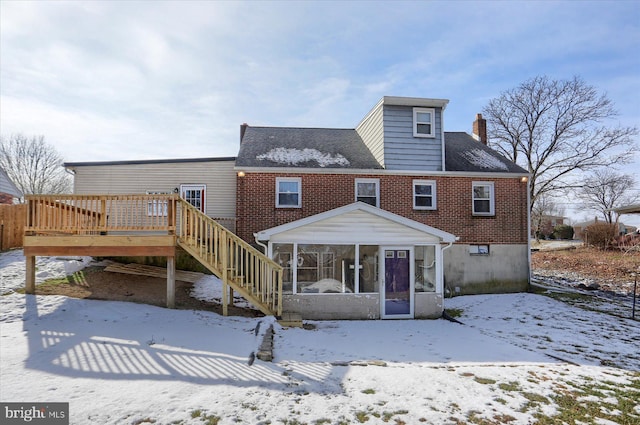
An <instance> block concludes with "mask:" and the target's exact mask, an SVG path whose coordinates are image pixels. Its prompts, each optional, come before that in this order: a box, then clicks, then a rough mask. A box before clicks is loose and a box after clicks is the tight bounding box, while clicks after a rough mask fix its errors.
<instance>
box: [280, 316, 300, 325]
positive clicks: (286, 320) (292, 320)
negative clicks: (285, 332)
mask: <svg viewBox="0 0 640 425" xmlns="http://www.w3.org/2000/svg"><path fill="white" fill-rule="evenodd" d="M278 323H279V324H280V326H282V327H283V328H301V327H302V316H301V315H300V314H298V313H282V317H281V318H280V319H279V320H278Z"/></svg>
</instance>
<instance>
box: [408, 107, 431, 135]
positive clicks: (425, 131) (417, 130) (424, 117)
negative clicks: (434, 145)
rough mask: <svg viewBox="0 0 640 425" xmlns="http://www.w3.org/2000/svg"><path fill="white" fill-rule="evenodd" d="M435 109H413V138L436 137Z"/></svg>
mask: <svg viewBox="0 0 640 425" xmlns="http://www.w3.org/2000/svg"><path fill="white" fill-rule="evenodd" d="M435 116H436V111H435V109H433V108H413V137H435Z"/></svg>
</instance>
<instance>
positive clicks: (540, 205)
mask: <svg viewBox="0 0 640 425" xmlns="http://www.w3.org/2000/svg"><path fill="white" fill-rule="evenodd" d="M563 215H564V208H560V207H559V206H558V205H557V204H556V202H555V199H553V198H552V197H551V196H550V195H549V194H543V195H541V196H540V197H539V198H538V202H536V204H535V205H534V206H533V208H532V209H531V225H532V227H533V231H534V235H535V237H536V241H538V242H540V236H541V235H543V234H544V231H543V230H544V229H543V227H544V225H545V221H544V220H545V219H546V218H549V217H551V216H563Z"/></svg>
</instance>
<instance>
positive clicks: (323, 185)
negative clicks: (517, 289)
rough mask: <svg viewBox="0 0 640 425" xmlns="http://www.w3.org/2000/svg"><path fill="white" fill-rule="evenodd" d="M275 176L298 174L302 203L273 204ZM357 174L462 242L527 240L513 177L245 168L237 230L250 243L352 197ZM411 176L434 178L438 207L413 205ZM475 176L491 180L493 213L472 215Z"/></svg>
mask: <svg viewBox="0 0 640 425" xmlns="http://www.w3.org/2000/svg"><path fill="white" fill-rule="evenodd" d="M276 177H300V178H301V179H302V208H276V207H275V193H276V192H275V184H276V183H275V181H276ZM356 178H378V179H379V180H380V207H381V208H382V209H384V210H387V211H390V212H393V213H395V214H398V215H401V216H404V217H407V218H409V219H412V220H415V221H418V222H420V223H424V224H427V225H429V226H432V227H435V228H438V229H441V230H444V231H446V232H449V233H452V234H454V235H456V236H459V237H460V242H461V243H526V242H527V185H526V183H522V182H520V179H519V178H515V177H514V178H500V179H487V178H471V177H448V176H447V177H442V176H438V177H434V176H428V175H425V176H378V175H366V174H363V175H354V174H271V173H246V175H245V176H244V177H238V182H237V183H238V184H237V198H236V203H237V208H236V214H237V219H238V224H237V229H236V230H237V234H238V235H239V236H240V237H241V238H243V239H245V240H246V241H248V242H250V243H252V242H253V241H254V238H253V234H254V233H255V232H258V231H261V230H265V229H269V228H271V227H274V226H278V225H281V224H285V223H288V222H291V221H294V220H298V219H301V218H304V217H308V216H311V215H314V214H318V213H321V212H324V211H328V210H331V209H334V208H337V207H340V206H343V205H347V204H350V203H353V202H354V201H355V179H356ZM413 180H434V181H435V182H436V190H437V210H435V211H424V210H414V209H413ZM473 181H493V182H494V189H495V216H492V217H478V216H473V215H472V201H471V196H472V191H471V182H473Z"/></svg>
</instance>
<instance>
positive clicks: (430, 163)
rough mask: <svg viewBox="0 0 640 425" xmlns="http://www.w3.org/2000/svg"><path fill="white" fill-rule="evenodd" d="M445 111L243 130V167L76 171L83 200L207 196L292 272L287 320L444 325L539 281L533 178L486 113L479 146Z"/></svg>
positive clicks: (228, 163) (432, 108) (77, 167)
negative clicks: (505, 153)
mask: <svg viewBox="0 0 640 425" xmlns="http://www.w3.org/2000/svg"><path fill="white" fill-rule="evenodd" d="M447 104H448V100H445V99H423V98H407V97H384V98H383V99H381V100H380V102H378V104H377V105H376V106H375V107H374V108H373V109H372V110H371V111H370V112H369V113H368V114H367V116H365V117H364V119H363V120H362V121H361V122H360V124H358V125H357V126H356V127H355V128H349V129H331V128H328V129H327V128H290V127H286V128H282V127H251V126H249V125H247V124H243V125H242V126H241V128H240V150H239V153H238V156H237V158H235V160H234V158H220V159H215V158H209V159H198V160H167V161H124V162H109V163H69V164H66V166H67V168H69V169H70V170H73V171H74V172H75V190H74V191H75V193H83V194H89V193H110V194H115V193H144V192H146V191H171V190H178V191H181V192H182V193H187V194H189V193H190V192H185V191H183V190H181V188H182V187H183V186H192V185H196V184H199V185H203V186H205V188H206V195H202V196H203V200H202V201H201V202H203V203H204V204H205V208H204V212H205V213H206V214H207V215H209V216H211V217H220V216H224V217H229V216H232V217H234V218H235V220H236V226H235V232H236V233H237V235H238V236H239V237H241V238H242V239H244V240H245V241H247V242H250V243H253V244H254V246H256V247H259V248H260V249H261V250H262V251H263V252H265V253H267V255H268V256H269V257H271V258H272V259H273V260H275V261H276V262H277V263H278V264H280V265H281V266H282V267H283V268H284V270H285V273H284V279H283V280H284V296H283V305H284V311H285V312H289V313H299V314H300V315H301V316H302V317H303V318H304V319H376V318H430V317H440V316H441V315H442V311H443V309H444V297H445V295H447V294H473V293H500V292H515V291H523V290H526V289H527V288H528V283H529V245H528V243H529V229H528V228H529V213H528V211H529V207H528V201H527V199H528V198H527V193H528V183H527V181H528V177H529V174H528V173H527V171H526V170H524V169H522V168H521V167H519V166H517V165H515V164H514V163H512V162H510V161H509V160H507V159H506V158H504V157H502V156H500V155H499V154H498V153H496V152H495V151H493V150H492V149H490V148H488V147H487V146H486V142H487V136H486V122H485V120H484V119H482V116H481V115H480V114H478V115H477V117H476V121H475V122H474V123H473V135H470V134H467V133H464V132H445V131H444V127H443V122H444V111H445V108H446V106H447ZM230 192H233V193H230ZM230 203H233V205H232V206H231V205H230Z"/></svg>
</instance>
